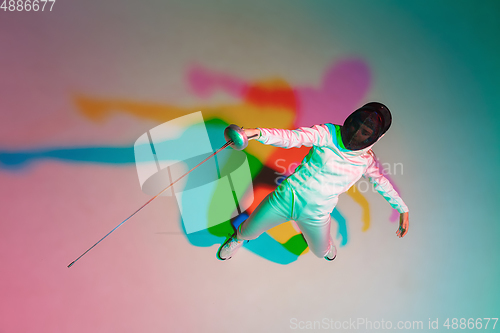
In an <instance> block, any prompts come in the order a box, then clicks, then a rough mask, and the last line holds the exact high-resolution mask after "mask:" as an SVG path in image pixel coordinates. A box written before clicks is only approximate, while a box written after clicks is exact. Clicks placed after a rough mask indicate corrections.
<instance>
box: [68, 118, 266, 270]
mask: <svg viewBox="0 0 500 333" xmlns="http://www.w3.org/2000/svg"><path fill="white" fill-rule="evenodd" d="M256 136H257V134H255V135H252V136H251V137H247V135H246V134H245V131H243V128H240V127H239V126H237V125H234V124H232V125H229V126H228V127H226V129H225V130H224V138H225V139H226V141H227V142H226V143H225V144H224V145H223V146H222V147H220V148H219V149H218V150H216V151H215V152H214V153H212V154H211V155H210V156H208V157H207V158H205V159H204V160H203V161H201V162H200V163H198V164H197V165H195V166H194V167H193V168H192V169H191V170H189V171H188V172H186V173H185V174H183V175H182V176H180V177H179V178H177V179H176V180H175V181H174V182H173V183H171V184H170V185H168V186H167V187H166V188H165V189H164V190H163V191H161V192H160V193H158V194H157V195H155V196H154V197H152V198H151V199H150V200H149V201H148V202H146V203H145V204H144V205H142V206H141V208H139V209H138V210H136V211H135V212H134V213H133V214H132V215H130V216H129V217H127V218H126V219H125V220H123V222H121V223H120V224H118V225H117V226H116V227H114V228H113V230H111V231H110V232H108V233H107V234H106V236H104V237H103V238H101V239H100V240H99V241H98V242H97V243H95V244H94V245H92V246H91V247H90V248H88V250H87V251H85V252H83V253H82V254H81V255H80V256H79V257H78V258H76V259H75V260H73V261H72V262H71V264H69V265H68V268H70V267H71V266H73V265H74V264H75V262H77V261H78V260H79V259H80V258H81V257H83V256H84V255H85V254H87V253H88V252H89V251H90V250H92V249H93V248H94V247H95V246H96V245H97V244H99V243H100V242H102V241H103V240H104V239H105V238H106V237H108V236H109V235H111V233H112V232H113V231H115V230H116V229H118V228H119V227H120V226H121V225H122V224H123V223H125V222H127V220H129V219H130V218H131V217H132V216H134V215H135V214H137V213H138V212H139V211H140V210H142V209H143V208H144V207H146V206H147V205H148V204H149V203H150V202H151V201H153V200H154V199H156V198H157V197H159V196H160V195H161V194H162V193H163V192H165V191H166V190H168V189H169V188H170V187H172V186H173V185H174V184H175V183H177V182H178V181H179V180H181V179H182V178H184V177H185V176H187V175H188V174H189V173H191V171H193V170H194V169H196V168H198V167H199V166H200V165H202V164H203V163H205V162H206V161H208V160H209V159H210V158H212V157H214V156H215V155H217V154H218V153H219V152H220V151H222V150H224V149H225V148H227V147H228V146H231V147H232V148H233V149H236V150H242V149H245V148H246V147H247V146H248V139H251V138H254V137H256Z"/></svg>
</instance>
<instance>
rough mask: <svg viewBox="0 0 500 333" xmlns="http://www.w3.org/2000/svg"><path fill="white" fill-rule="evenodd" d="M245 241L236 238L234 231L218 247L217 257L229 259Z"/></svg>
mask: <svg viewBox="0 0 500 333" xmlns="http://www.w3.org/2000/svg"><path fill="white" fill-rule="evenodd" d="M243 243H245V241H244V240H239V239H238V238H236V232H234V234H232V235H231V237H229V238H228V239H227V240H226V241H225V242H224V243H223V244H222V245H221V246H220V247H219V251H218V252H217V258H219V259H220V260H227V259H231V257H232V256H233V255H234V254H235V253H236V251H238V249H239V248H240V247H241V246H242V245H243Z"/></svg>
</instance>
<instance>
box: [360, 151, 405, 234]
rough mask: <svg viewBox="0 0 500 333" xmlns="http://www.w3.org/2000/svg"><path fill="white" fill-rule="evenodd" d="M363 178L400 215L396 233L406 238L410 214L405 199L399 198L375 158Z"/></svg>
mask: <svg viewBox="0 0 500 333" xmlns="http://www.w3.org/2000/svg"><path fill="white" fill-rule="evenodd" d="M363 177H365V178H367V179H368V181H369V182H370V183H372V184H373V187H374V188H375V190H377V192H378V193H380V194H381V195H382V196H383V197H384V198H385V200H387V202H389V204H390V205H391V206H392V208H394V209H396V210H397V211H398V212H399V213H400V215H399V228H398V231H397V232H396V235H397V236H398V237H400V238H401V237H404V236H405V235H406V233H407V232H408V227H409V223H410V222H409V214H408V207H407V206H406V204H405V203H404V201H403V199H401V197H400V196H399V194H398V192H396V190H394V187H393V186H392V184H391V183H390V182H389V180H387V178H385V177H384V175H383V174H382V173H381V172H380V170H379V167H378V165H377V163H376V161H375V157H373V160H372V162H371V163H370V164H369V166H368V168H367V169H366V171H365V173H364V174H363Z"/></svg>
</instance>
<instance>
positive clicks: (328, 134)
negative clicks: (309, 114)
mask: <svg viewBox="0 0 500 333" xmlns="http://www.w3.org/2000/svg"><path fill="white" fill-rule="evenodd" d="M244 131H245V134H247V136H248V137H251V136H252V135H255V134H259V135H258V136H256V137H255V139H256V140H257V141H259V142H261V143H263V144H267V145H272V146H275V147H281V148H299V147H302V146H306V147H312V146H327V145H329V144H332V132H333V131H335V129H334V128H333V125H331V124H326V125H314V126H312V127H300V128H298V129H295V130H286V129H275V128H251V129H244Z"/></svg>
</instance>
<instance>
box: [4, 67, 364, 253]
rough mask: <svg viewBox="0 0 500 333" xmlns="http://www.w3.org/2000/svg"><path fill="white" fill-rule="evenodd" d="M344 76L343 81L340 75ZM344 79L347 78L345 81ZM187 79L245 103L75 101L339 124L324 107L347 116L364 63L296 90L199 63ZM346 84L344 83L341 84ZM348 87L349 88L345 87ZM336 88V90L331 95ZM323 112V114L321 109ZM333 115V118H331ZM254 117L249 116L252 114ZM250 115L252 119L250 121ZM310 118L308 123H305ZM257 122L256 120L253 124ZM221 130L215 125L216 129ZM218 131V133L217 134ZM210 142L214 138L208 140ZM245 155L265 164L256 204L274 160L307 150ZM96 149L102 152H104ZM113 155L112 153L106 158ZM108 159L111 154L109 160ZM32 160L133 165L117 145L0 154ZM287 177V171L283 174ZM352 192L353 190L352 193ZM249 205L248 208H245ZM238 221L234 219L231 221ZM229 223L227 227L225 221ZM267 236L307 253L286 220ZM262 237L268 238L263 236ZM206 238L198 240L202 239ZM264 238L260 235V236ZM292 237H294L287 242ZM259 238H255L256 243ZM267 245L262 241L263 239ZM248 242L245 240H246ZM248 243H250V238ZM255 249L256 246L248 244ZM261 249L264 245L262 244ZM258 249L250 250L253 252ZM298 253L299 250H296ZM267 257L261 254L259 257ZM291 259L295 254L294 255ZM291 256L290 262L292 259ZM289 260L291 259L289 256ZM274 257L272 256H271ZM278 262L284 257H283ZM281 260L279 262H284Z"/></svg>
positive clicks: (263, 123)
mask: <svg viewBox="0 0 500 333" xmlns="http://www.w3.org/2000/svg"><path fill="white" fill-rule="evenodd" d="M343 75H344V76H345V77H344V79H343V78H342V76H343ZM345 78H347V80H345ZM189 80H190V83H191V86H192V88H193V89H194V91H195V92H196V93H197V94H198V95H200V96H208V95H210V92H213V91H214V90H215V89H216V88H218V89H223V90H224V91H226V92H227V93H229V94H232V95H233V96H236V97H240V98H241V99H242V100H243V101H244V104H238V105H226V106H219V107H195V108H189V109H187V108H179V107H175V106H169V105H154V104H146V105H145V104H143V103H134V102H126V101H110V100H95V99H90V98H85V97H80V98H77V104H78V105H79V106H80V108H81V110H82V112H83V113H84V114H86V115H87V116H88V117H89V118H91V119H93V120H95V121H99V120H104V119H105V117H106V116H109V114H110V113H111V112H110V111H111V110H120V112H126V113H130V114H133V115H135V116H137V117H140V118H149V119H154V120H157V121H167V120H170V119H172V118H175V117H176V116H180V115H184V114H186V113H189V112H191V111H195V110H199V109H202V110H203V114H204V115H205V117H207V114H208V117H211V116H212V117H221V118H222V119H228V120H231V121H228V122H224V124H227V123H229V122H233V123H240V124H245V125H246V126H247V127H256V126H260V127H281V128H292V127H296V126H303V125H306V126H307V125H310V124H313V123H322V122H326V121H328V122H337V123H339V122H341V121H342V120H343V118H344V117H345V115H342V114H341V113H339V112H337V113H335V114H329V113H328V114H327V113H325V110H332V104H333V105H334V106H336V107H337V110H345V112H344V113H345V114H348V113H349V112H350V111H351V110H352V109H353V108H354V107H355V106H356V105H358V104H359V101H360V99H361V98H362V96H363V95H364V93H365V90H367V88H368V85H369V84H368V82H369V71H368V69H367V67H366V65H364V63H363V62H361V61H359V60H344V61H341V62H339V63H337V64H336V65H334V66H332V67H331V68H330V70H329V71H328V72H327V74H326V75H325V78H324V80H323V86H322V87H321V88H320V89H313V88H296V89H291V88H290V87H289V86H288V85H287V84H286V83H285V82H283V81H282V80H279V79H275V80H267V81H265V82H260V83H257V84H253V85H250V84H246V83H244V82H243V81H242V80H238V79H236V78H232V77H230V76H227V75H223V74H216V73H210V72H208V71H206V70H203V69H201V68H200V67H195V68H193V69H192V70H191V71H190V74H189ZM346 82H347V84H346ZM349 84H351V85H352V87H351V89H346V91H343V92H342V89H344V88H345V87H346V86H347V87H349ZM335 89H338V90H339V91H340V93H338V94H335V92H336V90H335ZM321 110H323V113H322V112H321ZM306 115H307V117H306ZM335 115H337V117H338V118H337V119H340V121H338V120H337V121H335V119H332V118H334V116H335ZM252 116H253V117H252ZM253 119H257V120H256V121H253ZM307 121H310V122H309V123H306V122H307ZM257 122H258V123H257ZM217 127H220V126H213V124H212V125H211V124H210V123H207V129H209V132H211V129H215V128H217ZM219 130H220V128H219ZM219 133H220V132H219ZM212 142H214V143H215V142H217V141H216V140H213V141H212ZM248 151H249V153H251V154H247V155H248V156H249V157H250V156H252V155H256V156H257V157H258V160H264V161H265V162H264V165H262V164H261V166H260V168H259V167H258V166H257V165H258V164H259V163H258V162H257V161H258V160H257V159H255V158H254V159H253V167H252V165H251V168H252V173H253V172H255V170H257V169H260V170H259V173H258V174H257V176H256V177H255V179H254V182H255V183H256V184H255V192H256V194H257V195H256V198H255V205H256V204H258V202H260V200H261V198H263V197H264V196H265V195H267V193H269V192H270V191H272V190H273V189H274V187H275V186H276V175H277V174H278V170H276V169H277V165H276V161H278V160H282V161H285V162H286V163H289V164H290V163H297V162H299V161H300V160H301V159H302V157H303V156H304V155H305V154H306V153H307V149H290V150H284V149H273V147H266V146H260V147H258V149H257V150H255V148H254V147H253V146H250V147H249V148H248ZM101 153H106V155H104V154H102V155H100V154H101ZM111 156H112V157H111ZM110 157H111V158H110ZM33 158H57V159H68V160H74V161H80V162H81V161H91V162H97V163H132V162H133V152H132V148H131V147H121V148H117V149H116V150H114V151H113V148H110V147H107V148H106V147H82V148H75V149H58V150H54V149H52V150H51V149H47V150H36V151H23V152H5V151H4V152H3V154H2V155H0V160H1V161H3V164H4V167H5V166H8V167H10V168H12V167H14V166H16V165H17V166H19V165H21V164H22V163H23V161H24V162H27V161H29V160H31V159H33ZM285 175H286V174H285ZM351 190H352V191H351ZM351 190H350V191H349V192H348V193H349V194H350V195H351V196H352V197H353V199H355V201H356V202H358V203H359V204H360V205H361V206H362V207H363V223H364V225H363V230H364V231H365V230H367V229H368V227H369V205H368V202H367V200H366V199H365V198H364V197H363V196H362V195H361V194H360V193H359V192H358V193H356V191H354V189H351ZM253 208H254V207H251V208H250V209H249V212H251V211H252V210H253ZM332 216H333V218H334V219H335V220H337V222H338V223H339V228H338V230H339V236H340V237H341V238H342V241H341V245H345V244H346V243H347V227H346V222H345V219H344V218H343V217H342V215H341V213H340V212H339V211H338V210H335V211H334V212H332ZM235 223H237V221H235ZM226 226H227V227H229V225H226ZM230 231H231V230H230V229H228V228H225V229H224V228H222V229H220V230H207V232H209V233H210V234H212V235H214V236H220V237H224V236H225V234H226V233H227V232H230ZM268 233H269V235H271V236H272V237H273V238H274V239H276V240H278V242H279V243H282V244H289V243H290V242H291V243H294V244H295V243H296V245H297V246H294V247H289V246H286V247H287V250H288V252H289V253H296V254H300V253H303V252H305V251H307V245H306V244H305V242H304V241H303V239H300V238H301V237H300V233H299V231H298V230H296V229H295V228H294V226H293V225H292V224H290V223H287V224H285V225H282V226H279V227H277V228H274V229H272V230H270V231H269V232H268ZM195 236H202V235H192V237H190V242H191V243H192V244H194V245H198V246H204V244H205V245H206V246H210V245H212V244H213V242H212V241H208V242H206V240H207V239H206V237H195ZM265 237H267V236H265ZM202 238H203V239H205V240H203V241H202V240H201V239H202ZM261 238H263V237H261ZM292 239H293V240H294V241H292ZM261 241H263V240H260V238H259V242H261ZM266 243H267V242H266ZM249 244H250V243H249ZM251 244H255V243H254V242H251ZM252 246H254V247H257V246H255V245H252ZM263 248H268V247H267V245H266V246H265V247H263ZM255 251H257V252H260V251H259V250H258V249H257V250H256V249H254V252H255ZM301 251H302V252H301ZM263 256H266V255H263ZM282 259H284V257H282ZM295 259H296V258H295ZM295 259H294V260H295ZM290 260H291V259H290ZM273 261H274V260H273ZM282 261H283V260H282ZM287 262H289V260H284V262H281V263H287Z"/></svg>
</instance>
